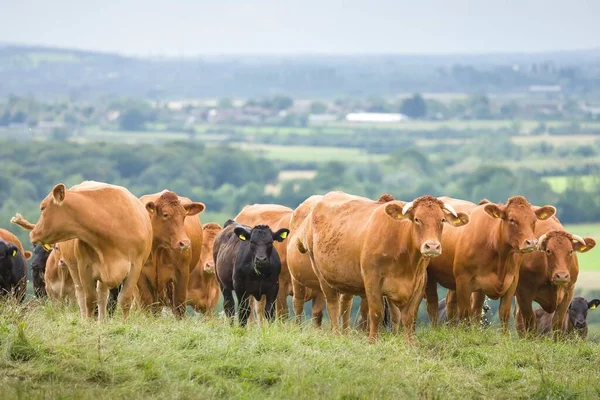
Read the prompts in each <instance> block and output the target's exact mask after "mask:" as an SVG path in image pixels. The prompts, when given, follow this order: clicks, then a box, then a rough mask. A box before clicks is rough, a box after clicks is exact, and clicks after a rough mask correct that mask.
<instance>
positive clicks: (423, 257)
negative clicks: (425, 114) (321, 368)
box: [298, 192, 469, 341]
mask: <svg viewBox="0 0 600 400" xmlns="http://www.w3.org/2000/svg"><path fill="white" fill-rule="evenodd" d="M468 221H469V217H468V215H466V214H464V213H456V212H455V211H454V209H452V207H451V206H448V205H446V204H444V203H443V202H442V201H440V200H437V199H435V198H433V197H431V196H423V197H420V198H418V199H415V200H414V201H412V202H410V203H405V202H402V201H389V202H386V203H381V202H378V201H373V200H370V199H367V198H364V197H358V196H352V195H348V194H346V193H343V192H331V193H328V194H327V195H325V196H324V197H323V198H322V199H321V200H319V201H318V202H317V203H316V204H315V206H314V208H313V210H312V213H311V217H310V219H307V227H306V236H305V238H304V239H302V240H301V241H300V242H298V250H299V251H300V252H302V253H306V252H308V254H309V255H310V257H311V262H312V264H313V268H314V270H315V272H316V274H317V276H318V277H319V283H320V285H321V290H322V291H323V293H324V295H325V299H326V300H327V312H328V313H329V316H330V319H331V325H332V329H333V330H334V331H338V330H339V327H338V317H339V312H340V311H339V297H338V296H339V294H340V293H346V294H350V295H359V296H361V297H366V300H367V302H368V309H369V340H370V341H373V340H374V339H375V338H376V336H377V335H378V332H379V327H380V322H381V319H382V317H383V312H384V307H383V297H382V296H386V297H387V298H388V300H389V301H391V302H393V303H394V304H395V305H396V306H397V307H399V308H400V309H401V311H402V322H403V325H404V327H405V333H406V336H407V339H408V340H412V338H413V333H414V322H415V318H416V313H417V309H418V306H419V303H420V301H421V299H422V298H423V294H424V288H425V280H426V274H425V270H426V268H427V265H428V264H429V261H430V259H431V258H432V257H436V256H439V255H440V253H441V252H442V246H441V244H440V238H441V234H442V228H443V225H444V223H449V224H450V225H451V226H462V225H464V224H466V223H467V222H468Z"/></svg>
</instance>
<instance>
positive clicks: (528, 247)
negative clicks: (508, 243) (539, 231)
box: [519, 238, 538, 253]
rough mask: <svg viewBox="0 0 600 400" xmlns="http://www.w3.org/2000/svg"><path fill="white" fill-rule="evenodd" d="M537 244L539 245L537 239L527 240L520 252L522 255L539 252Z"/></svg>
mask: <svg viewBox="0 0 600 400" xmlns="http://www.w3.org/2000/svg"><path fill="white" fill-rule="evenodd" d="M537 244H538V240H537V239H536V238H533V239H527V240H526V241H524V242H523V244H522V245H521V248H520V249H519V251H520V252H521V253H531V252H532V251H536V250H537Z"/></svg>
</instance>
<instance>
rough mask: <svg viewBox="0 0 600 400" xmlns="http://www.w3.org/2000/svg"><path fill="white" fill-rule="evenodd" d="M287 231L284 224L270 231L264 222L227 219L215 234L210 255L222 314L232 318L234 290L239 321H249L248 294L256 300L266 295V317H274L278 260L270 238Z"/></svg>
mask: <svg viewBox="0 0 600 400" xmlns="http://www.w3.org/2000/svg"><path fill="white" fill-rule="evenodd" d="M289 232H290V231H289V229H285V228H284V229H280V230H278V231H277V232H275V233H273V231H271V228H269V227H268V226H266V225H257V226H255V227H254V228H250V227H248V226H245V225H239V224H237V223H236V222H235V221H233V220H229V221H227V222H226V223H225V226H224V229H223V230H222V231H221V232H220V233H219V234H218V235H217V237H216V238H215V244H214V248H213V257H214V260H215V272H216V275H217V280H218V281H219V286H220V287H221V293H223V307H224V308H225V314H226V315H227V316H228V317H230V318H233V315H234V312H235V303H234V300H233V293H232V291H235V294H236V297H237V300H238V319H239V322H240V325H242V326H245V325H246V323H247V321H248V317H249V315H250V296H254V298H255V299H256V300H260V299H261V297H262V296H263V295H264V296H266V299H267V302H266V306H265V317H266V318H267V319H268V320H269V321H272V320H273V319H274V316H275V298H276V297H277V292H278V291H279V273H280V272H281V262H280V260H279V254H277V250H275V248H274V247H273V241H274V240H277V241H279V242H282V241H283V240H284V239H285V238H286V237H287V235H288V233H289Z"/></svg>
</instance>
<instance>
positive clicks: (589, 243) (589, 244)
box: [573, 237, 596, 253]
mask: <svg viewBox="0 0 600 400" xmlns="http://www.w3.org/2000/svg"><path fill="white" fill-rule="evenodd" d="M583 240H584V241H585V246H584V245H583V243H581V242H579V241H577V240H574V241H573V250H575V251H577V252H579V253H585V252H586V251H590V250H591V249H593V248H594V247H595V246H596V241H595V240H594V239H592V238H589V237H586V238H585V239H583Z"/></svg>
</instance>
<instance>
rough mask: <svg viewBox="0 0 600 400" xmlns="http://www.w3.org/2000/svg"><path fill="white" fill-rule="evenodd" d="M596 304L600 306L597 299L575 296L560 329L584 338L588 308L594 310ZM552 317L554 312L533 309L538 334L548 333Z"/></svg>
mask: <svg viewBox="0 0 600 400" xmlns="http://www.w3.org/2000/svg"><path fill="white" fill-rule="evenodd" d="M598 306H600V300H599V299H594V300H592V301H587V300H586V299H584V298H583V297H575V298H574V299H573V300H572V301H571V304H570V305H569V311H568V312H567V318H565V321H564V323H563V326H562V331H563V332H564V333H568V334H573V335H575V336H578V337H580V338H582V339H585V338H586V337H587V334H588V324H587V313H588V310H595V309H596V307H598ZM553 317H554V313H547V312H545V311H544V310H543V309H541V308H538V309H537V310H535V318H536V321H537V331H538V333H539V334H540V335H548V334H549V333H550V332H552V318H553Z"/></svg>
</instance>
